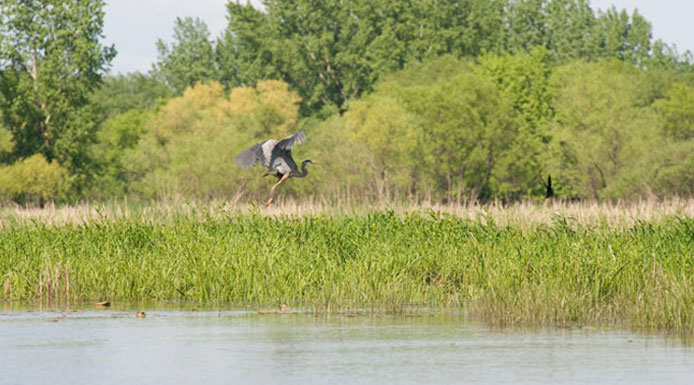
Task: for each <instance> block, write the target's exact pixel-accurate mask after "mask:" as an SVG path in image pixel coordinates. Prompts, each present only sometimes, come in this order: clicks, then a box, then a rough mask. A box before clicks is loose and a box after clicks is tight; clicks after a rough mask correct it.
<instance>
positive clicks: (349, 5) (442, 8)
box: [218, 0, 505, 111]
mask: <svg viewBox="0 0 694 385" xmlns="http://www.w3.org/2000/svg"><path fill="white" fill-rule="evenodd" d="M504 5H505V0H492V1H489V0H444V1H435V2H434V1H432V2H429V1H426V2H425V1H416V0H407V1H392V0H356V1H340V0H327V1H320V2H319V1H313V0H289V1H278V0H266V1H264V8H265V13H261V12H260V11H257V10H254V9H253V8H252V6H251V5H239V4H234V3H230V4H229V5H228V12H229V27H228V29H227V32H226V33H225V35H224V37H223V38H222V40H221V41H220V43H219V44H218V48H219V49H218V58H222V59H223V62H222V63H224V64H229V65H228V67H229V68H231V70H230V71H229V73H228V75H225V77H224V79H225V80H226V79H228V81H230V82H232V83H231V84H233V82H238V84H248V85H250V84H253V83H254V82H255V81H257V80H260V79H267V78H268V77H275V78H277V77H280V78H281V79H282V80H284V81H286V82H287V83H289V84H290V85H291V86H292V88H293V89H295V90H296V91H297V92H298V93H299V94H300V95H301V97H302V99H303V102H304V105H303V107H304V111H318V110H320V109H321V108H322V107H323V106H326V105H333V106H337V107H339V108H343V107H344V103H345V102H346V101H347V100H349V99H352V98H356V97H358V96H360V95H362V94H363V93H365V92H369V91H371V90H372V86H373V84H374V83H375V82H376V80H377V79H378V78H379V77H382V76H384V75H386V74H388V73H390V72H392V71H395V70H399V69H403V68H405V67H406V66H407V65H409V64H411V63H413V62H417V61H421V60H424V59H428V58H435V57H438V56H440V55H443V54H446V53H450V54H453V55H455V56H458V57H460V56H464V55H476V54H478V53H480V52H481V51H482V50H491V51H497V50H500V49H501V48H502V45H503V44H502V42H503V24H504V21H503V9H504Z"/></svg>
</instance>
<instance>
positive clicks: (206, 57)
mask: <svg viewBox="0 0 694 385" xmlns="http://www.w3.org/2000/svg"><path fill="white" fill-rule="evenodd" d="M209 38H210V33H209V31H208V30H207V25H206V24H205V23H204V22H203V21H202V20H200V19H198V18H192V17H185V18H183V19H181V18H176V22H175V24H174V42H173V43H172V44H171V45H168V44H166V43H165V42H164V41H163V40H161V39H159V40H158V41H157V51H158V53H159V57H158V59H157V62H156V63H155V64H154V69H153V71H154V74H155V75H156V76H158V77H161V79H163V80H164V81H165V82H166V84H168V85H169V86H170V87H171V88H173V89H174V90H175V91H176V92H183V90H184V89H185V88H186V87H189V86H192V85H194V84H195V83H197V82H201V81H206V80H212V79H215V78H216V76H217V66H216V63H215V60H214V50H213V47H212V42H210V39H209Z"/></svg>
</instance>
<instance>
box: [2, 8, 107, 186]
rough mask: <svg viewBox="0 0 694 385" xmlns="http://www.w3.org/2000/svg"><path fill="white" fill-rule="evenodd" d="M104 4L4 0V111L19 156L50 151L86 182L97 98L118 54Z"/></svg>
mask: <svg viewBox="0 0 694 385" xmlns="http://www.w3.org/2000/svg"><path fill="white" fill-rule="evenodd" d="M103 5H104V2H103V0H47V1H20V0H0V35H1V36H3V38H2V41H1V42H0V58H2V60H1V61H0V94H1V95H2V97H0V109H1V110H2V112H3V114H2V118H3V121H4V124H5V126H6V127H7V129H8V130H10V132H11V133H12V137H13V141H14V147H13V151H12V155H13V157H14V159H18V158H25V157H29V156H31V155H33V154H37V153H39V154H42V155H43V156H44V157H45V158H46V159H47V160H48V161H49V162H51V161H52V160H54V159H55V160H57V161H58V162H59V163H60V164H61V165H63V166H64V167H66V168H67V169H69V170H70V171H71V173H73V176H74V177H75V179H80V180H84V175H85V174H86V173H87V169H88V164H89V162H90V160H89V157H88V146H89V144H90V143H91V142H93V140H94V135H95V127H96V125H95V124H94V120H95V114H94V111H93V110H92V109H91V108H90V105H89V93H90V92H91V91H92V90H94V89H95V88H96V87H97V86H98V84H99V83H100V81H101V77H102V75H103V73H104V71H105V70H106V68H107V67H108V66H109V63H110V61H111V59H112V58H113V57H114V55H115V53H116V51H115V49H114V48H113V47H112V46H111V47H105V46H103V45H102V44H101V43H100V39H101V38H102V29H103V19H104V13H103V10H102V9H103Z"/></svg>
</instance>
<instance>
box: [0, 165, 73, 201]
mask: <svg viewBox="0 0 694 385" xmlns="http://www.w3.org/2000/svg"><path fill="white" fill-rule="evenodd" d="M66 176H67V172H66V170H65V169H63V168H62V167H60V165H59V164H58V162H56V161H52V162H50V163H49V162H47V161H46V159H45V158H44V157H43V155H41V154H35V155H32V156H30V157H28V158H26V159H22V160H19V161H17V162H15V163H13V164H12V165H10V166H5V167H0V197H4V198H6V199H11V200H13V201H15V202H17V203H21V204H25V205H39V206H43V204H44V203H45V202H46V201H50V200H54V199H55V198H57V197H58V196H59V195H60V194H61V193H62V192H63V188H64V186H65V181H66Z"/></svg>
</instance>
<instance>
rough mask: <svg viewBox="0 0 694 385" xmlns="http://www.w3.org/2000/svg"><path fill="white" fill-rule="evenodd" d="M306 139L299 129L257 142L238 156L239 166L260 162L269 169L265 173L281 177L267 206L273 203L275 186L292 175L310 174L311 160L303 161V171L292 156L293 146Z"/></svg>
mask: <svg viewBox="0 0 694 385" xmlns="http://www.w3.org/2000/svg"><path fill="white" fill-rule="evenodd" d="M304 140H306V135H304V133H303V132H301V131H299V132H297V133H295V134H294V135H289V136H288V137H286V138H284V139H282V140H279V141H278V140H275V139H270V140H265V141H262V142H260V143H257V144H255V145H253V146H251V148H249V149H247V150H246V151H244V152H242V153H240V154H239V155H238V156H237V157H236V163H237V164H238V165H239V167H241V168H250V167H253V166H254V165H255V164H256V163H258V162H260V165H261V166H263V167H264V168H267V169H268V172H266V173H265V175H271V174H274V175H275V176H276V177H277V179H279V180H278V181H277V183H275V184H274V185H273V186H272V188H271V189H270V198H269V199H268V200H267V202H265V205H266V206H269V205H270V203H272V199H273V197H274V195H275V188H277V186H279V185H280V184H281V183H282V182H284V181H285V180H287V179H288V178H290V177H294V178H304V177H306V175H308V171H307V170H306V166H307V165H310V164H313V163H312V162H311V160H309V159H306V160H304V161H303V162H301V171H299V168H298V167H297V166H296V162H294V158H292V147H294V145H295V144H301V143H303V142H304ZM265 175H263V176H265Z"/></svg>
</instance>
